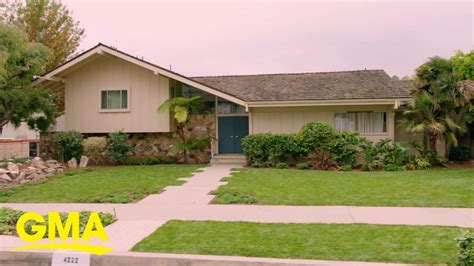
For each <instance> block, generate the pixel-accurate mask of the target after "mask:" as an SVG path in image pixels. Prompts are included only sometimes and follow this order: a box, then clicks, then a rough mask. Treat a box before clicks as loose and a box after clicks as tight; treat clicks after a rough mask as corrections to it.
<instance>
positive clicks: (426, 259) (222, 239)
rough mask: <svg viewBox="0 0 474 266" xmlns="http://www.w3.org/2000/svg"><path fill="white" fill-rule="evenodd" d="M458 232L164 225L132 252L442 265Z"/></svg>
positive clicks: (378, 227)
mask: <svg viewBox="0 0 474 266" xmlns="http://www.w3.org/2000/svg"><path fill="white" fill-rule="evenodd" d="M463 230H464V229H462V228H458V227H436V226H399V225H368V224H264V223H248V222H210V221H204V222H202V221H201V222H196V221H170V222H168V223H166V224H165V225H163V226H162V227H160V228H158V229H157V230H156V231H155V232H154V233H152V234H151V235H149V236H148V237H146V238H145V239H143V240H142V241H141V242H139V243H138V244H136V245H135V246H134V247H133V249H132V251H139V252H163V253H187V254H211V255H236V256H250V257H271V258H300V259H323V260H352V261H379V262H404V263H447V262H452V261H454V258H455V256H456V242H455V240H454V239H455V238H456V237H458V236H459V235H460V234H461V233H462V231H463Z"/></svg>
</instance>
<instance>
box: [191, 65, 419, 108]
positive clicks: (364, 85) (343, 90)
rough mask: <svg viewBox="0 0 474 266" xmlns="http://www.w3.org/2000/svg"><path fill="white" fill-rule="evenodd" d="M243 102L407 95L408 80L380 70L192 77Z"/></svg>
mask: <svg viewBox="0 0 474 266" xmlns="http://www.w3.org/2000/svg"><path fill="white" fill-rule="evenodd" d="M192 79H193V80H196V81H197V82H200V83H203V84H205V85H208V86H210V87H212V88H215V89H217V90H220V91H222V92H225V93H227V94H230V95H233V96H235V97H237V98H240V99H242V100H244V101H247V102H253V101H298V100H339V99H387V98H405V97H409V95H408V90H409V88H410V86H411V82H410V81H404V80H395V79H392V78H390V76H388V75H387V73H385V71H383V70H356V71H341V72H316V73H294V74H261V75H236V76H208V77H193V78H192Z"/></svg>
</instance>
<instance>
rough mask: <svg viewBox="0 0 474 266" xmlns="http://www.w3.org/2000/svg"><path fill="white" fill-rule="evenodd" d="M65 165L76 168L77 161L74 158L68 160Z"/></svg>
mask: <svg viewBox="0 0 474 266" xmlns="http://www.w3.org/2000/svg"><path fill="white" fill-rule="evenodd" d="M67 165H68V166H69V168H77V160H76V158H72V159H71V160H69V161H68V162H67Z"/></svg>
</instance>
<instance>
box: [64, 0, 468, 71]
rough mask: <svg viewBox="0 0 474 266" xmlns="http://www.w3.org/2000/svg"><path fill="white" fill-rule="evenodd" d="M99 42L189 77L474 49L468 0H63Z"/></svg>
mask: <svg viewBox="0 0 474 266" xmlns="http://www.w3.org/2000/svg"><path fill="white" fill-rule="evenodd" d="M62 2H63V3H64V4H66V5H67V6H68V7H69V8H70V9H71V10H72V11H73V16H74V17H75V18H76V19H77V20H79V21H80V23H81V26H82V27H84V28H85V29H86V37H85V39H84V40H83V42H82V45H81V49H88V48H90V47H92V46H94V45H95V44H97V43H98V42H103V43H105V44H108V45H112V46H115V47H117V48H119V49H120V50H123V51H125V52H128V53H131V54H133V55H138V56H140V57H141V56H143V57H144V59H145V60H148V61H151V62H153V63H156V64H158V65H161V66H163V67H166V68H168V67H169V65H172V68H173V70H174V71H177V72H179V73H181V74H184V75H188V76H196V75H219V74H255V73H281V72H314V71H337V70H355V69H364V68H367V69H384V70H386V71H387V73H388V74H390V75H398V76H400V77H402V76H405V75H412V74H413V72H414V69H415V68H416V67H417V66H418V65H420V64H422V63H423V62H425V61H426V60H427V58H428V57H431V56H434V55H440V56H444V57H448V56H450V55H452V54H453V53H454V52H455V51H456V50H463V51H469V50H471V49H473V43H474V41H473V38H474V37H473V23H474V22H473V21H474V20H473V8H474V7H473V4H472V2H471V1H464V2H455V1H449V2H439V1H437V2H433V1H418V2H407V1H398V2H386V1H384V2H380V1H378V2H375V1H370V2H368V1H364V2H362V1H351V2H341V1H337V2H334V1H333V2H321V1H317V2H310V1H304V2H301V1H291V2H290V1H241V2H235V1H232V2H230V1H213V2H210V1H207V2H203V1H192V2H190V1H168V2H164V1H152V0H129V1H125V0H106V1H104V0H102V1H101V0H63V1H62Z"/></svg>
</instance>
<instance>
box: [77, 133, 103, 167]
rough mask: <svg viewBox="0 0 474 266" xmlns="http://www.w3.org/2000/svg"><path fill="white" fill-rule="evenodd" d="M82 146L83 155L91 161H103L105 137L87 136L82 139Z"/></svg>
mask: <svg viewBox="0 0 474 266" xmlns="http://www.w3.org/2000/svg"><path fill="white" fill-rule="evenodd" d="M82 147H83V148H84V155H86V156H87V157H89V160H91V162H92V163H94V164H95V165H99V164H101V163H103V162H104V159H105V149H106V148H107V138H105V137H88V138H86V139H84V140H83V141H82Z"/></svg>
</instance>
